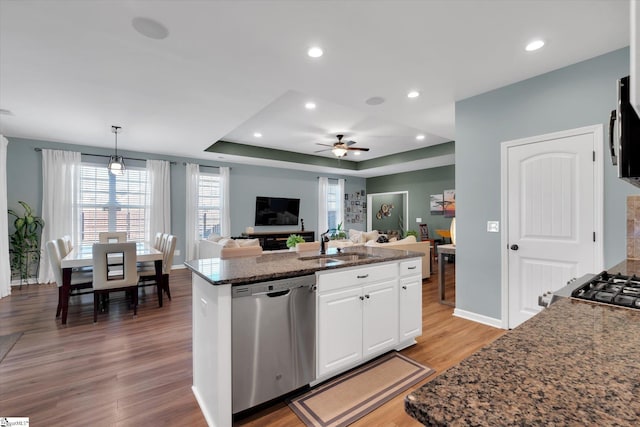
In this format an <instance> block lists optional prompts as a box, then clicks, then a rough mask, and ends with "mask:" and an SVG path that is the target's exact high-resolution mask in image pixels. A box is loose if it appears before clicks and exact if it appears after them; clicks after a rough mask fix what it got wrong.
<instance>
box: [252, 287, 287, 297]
mask: <svg viewBox="0 0 640 427" xmlns="http://www.w3.org/2000/svg"><path fill="white" fill-rule="evenodd" d="M289 292H291V289H285V290H283V291H275V292H274V291H267V292H256V293H255V294H251V296H254V297H257V296H262V295H266V296H268V297H269V298H277V297H281V296H284V295H288V294H289Z"/></svg>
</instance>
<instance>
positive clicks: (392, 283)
mask: <svg viewBox="0 0 640 427" xmlns="http://www.w3.org/2000/svg"><path fill="white" fill-rule="evenodd" d="M362 294H363V296H364V300H363V305H362V353H363V356H364V357H367V356H371V355H373V354H376V353H381V352H383V351H385V350H388V349H389V348H391V347H393V346H395V345H396V344H398V281H397V280H388V281H386V282H383V283H378V284H375V285H369V286H365V287H363V288H362Z"/></svg>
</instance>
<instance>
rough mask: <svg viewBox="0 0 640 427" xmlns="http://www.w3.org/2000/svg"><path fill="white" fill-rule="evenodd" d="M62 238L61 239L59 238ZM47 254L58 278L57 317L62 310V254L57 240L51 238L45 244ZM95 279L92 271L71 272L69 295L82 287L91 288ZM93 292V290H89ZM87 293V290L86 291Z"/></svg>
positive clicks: (54, 274)
mask: <svg viewBox="0 0 640 427" xmlns="http://www.w3.org/2000/svg"><path fill="white" fill-rule="evenodd" d="M58 240H61V239H58ZM45 248H46V251H47V256H48V257H49V263H50V265H51V269H52V270H53V276H54V277H55V279H56V284H57V285H58V307H57V308H56V317H60V311H61V310H62V299H63V296H62V262H61V260H62V256H60V251H59V250H58V242H57V240H49V241H48V242H47V243H46V245H45ZM92 281H93V275H92V274H91V272H72V273H71V286H70V289H69V296H70V295H71V291H78V290H81V289H91V283H92ZM89 292H91V291H89ZM85 293H86V292H85Z"/></svg>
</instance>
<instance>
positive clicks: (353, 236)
mask: <svg viewBox="0 0 640 427" xmlns="http://www.w3.org/2000/svg"><path fill="white" fill-rule="evenodd" d="M363 235H364V233H363V232H362V231H360V230H354V229H353V228H350V229H349V240H351V241H352V242H353V243H364V242H363Z"/></svg>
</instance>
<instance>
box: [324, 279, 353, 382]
mask: <svg viewBox="0 0 640 427" xmlns="http://www.w3.org/2000/svg"><path fill="white" fill-rule="evenodd" d="M360 297H362V288H360V287H357V288H349V289H347V290H344V291H334V292H329V293H326V294H324V295H323V294H320V295H319V296H318V312H317V313H318V314H317V315H318V319H322V320H321V322H319V323H318V327H317V332H318V340H317V342H318V351H317V353H318V376H320V375H324V374H325V373H327V372H331V371H333V370H337V369H340V368H341V367H343V366H348V365H351V364H353V363H355V362H357V361H358V360H361V359H362V300H361V299H360Z"/></svg>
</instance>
